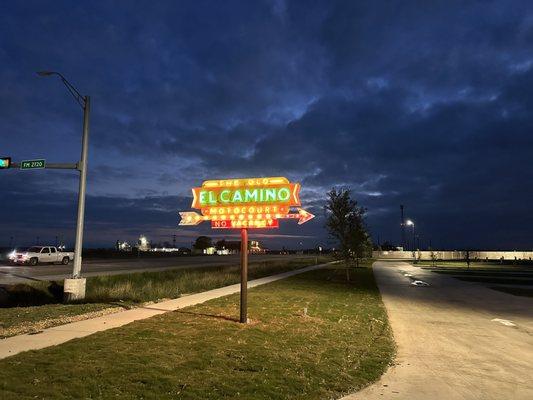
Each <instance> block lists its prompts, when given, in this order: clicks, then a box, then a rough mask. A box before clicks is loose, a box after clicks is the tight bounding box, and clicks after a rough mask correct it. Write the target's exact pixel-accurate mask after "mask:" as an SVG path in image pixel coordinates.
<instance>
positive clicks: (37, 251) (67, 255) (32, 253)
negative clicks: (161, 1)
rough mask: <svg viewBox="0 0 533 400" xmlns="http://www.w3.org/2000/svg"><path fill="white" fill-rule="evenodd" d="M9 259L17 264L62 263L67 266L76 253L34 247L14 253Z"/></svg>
mask: <svg viewBox="0 0 533 400" xmlns="http://www.w3.org/2000/svg"><path fill="white" fill-rule="evenodd" d="M9 259H10V260H11V262H13V263H15V264H25V263H28V264H30V265H37V264H38V263H61V264H63V265H67V264H68V263H69V262H70V261H72V260H74V253H73V252H70V251H61V250H60V249H58V248H57V247H54V246H33V247H29V248H27V249H21V250H15V251H13V252H12V253H11V254H9Z"/></svg>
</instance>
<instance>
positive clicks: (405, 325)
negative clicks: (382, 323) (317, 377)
mask: <svg viewBox="0 0 533 400" xmlns="http://www.w3.org/2000/svg"><path fill="white" fill-rule="evenodd" d="M374 271H375V275H376V280H377V282H378V285H379V288H380V291H381V294H382V297H383V301H384V303H385V306H386V308H387V312H388V315H389V319H390V323H391V326H392V329H393V333H394V337H395V340H396V343H397V346H398V348H397V357H396V361H395V364H394V366H392V367H391V368H390V369H389V370H388V371H387V372H386V373H385V374H384V375H383V377H382V378H381V379H380V380H379V381H378V382H376V383H375V384H373V385H371V386H369V387H368V388H366V389H363V390H362V391H360V392H358V393H355V394H353V395H350V396H347V397H345V398H344V399H345V400H348V399H349V400H356V399H365V400H368V399H412V400H416V399H443V400H444V399H446V400H448V399H495V400H496V399H517V400H522V399H523V400H526V399H527V400H530V399H533V380H532V379H531V377H532V376H533V363H532V360H533V311H532V310H533V299H531V298H528V297H519V296H513V295H510V294H507V293H502V292H499V291H495V290H492V289H490V288H488V287H485V286H484V285H483V284H479V283H475V282H465V281H462V280H458V279H455V278H453V277H451V276H448V275H447V274H437V273H433V272H431V271H429V270H425V269H421V268H419V267H414V266H412V265H409V264H407V263H403V262H377V263H375V265H374ZM417 282H418V283H417Z"/></svg>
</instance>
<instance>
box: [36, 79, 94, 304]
mask: <svg viewBox="0 0 533 400" xmlns="http://www.w3.org/2000/svg"><path fill="white" fill-rule="evenodd" d="M37 75H39V76H52V75H56V76H58V77H59V78H60V79H61V81H62V82H63V84H64V85H65V86H66V88H67V89H68V91H69V92H70V94H71V95H72V96H73V97H74V100H76V102H77V103H78V104H79V105H80V106H81V108H82V109H83V134H82V140H81V159H80V161H79V162H78V163H77V164H76V169H77V170H78V171H79V172H80V183H79V191H78V219H77V222H76V243H75V247H74V266H73V267H72V278H70V279H69V278H67V279H65V284H64V287H63V292H64V300H65V301H66V302H70V301H74V300H81V299H84V298H85V282H86V280H85V278H82V277H81V260H82V256H81V253H82V251H83V225H84V220H85V191H86V187H87V152H88V150H89V114H90V111H91V98H90V97H89V96H82V95H81V94H80V92H78V90H77V89H76V88H75V87H74V86H73V85H72V84H71V83H70V82H69V81H68V80H67V79H66V78H65V77H64V76H63V75H62V74H61V73H59V72H55V71H39V72H37Z"/></svg>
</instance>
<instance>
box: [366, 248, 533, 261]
mask: <svg viewBox="0 0 533 400" xmlns="http://www.w3.org/2000/svg"><path fill="white" fill-rule="evenodd" d="M466 253H467V252H466V251H449V250H442V251H439V250H433V251H399V250H395V251H373V252H372V257H373V258H377V259H382V260H383V259H385V260H387V259H388V260H415V259H416V260H433V259H435V260H464V259H466ZM469 257H470V260H472V261H476V260H478V261H489V260H532V259H533V251H470V252H469Z"/></svg>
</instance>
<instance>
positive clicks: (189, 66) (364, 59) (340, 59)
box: [0, 0, 533, 249]
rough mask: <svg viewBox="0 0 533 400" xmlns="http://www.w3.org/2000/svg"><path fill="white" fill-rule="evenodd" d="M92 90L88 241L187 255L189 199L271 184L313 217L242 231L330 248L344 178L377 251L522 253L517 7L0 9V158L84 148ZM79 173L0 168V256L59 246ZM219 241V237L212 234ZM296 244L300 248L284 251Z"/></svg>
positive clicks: (531, 138)
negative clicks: (164, 247)
mask: <svg viewBox="0 0 533 400" xmlns="http://www.w3.org/2000/svg"><path fill="white" fill-rule="evenodd" d="M39 70H54V71H59V72H61V73H63V74H64V75H65V76H66V77H67V79H69V80H70V81H71V82H72V83H73V84H74V85H75V86H76V87H77V88H78V90H79V91H80V92H82V93H83V94H87V95H90V96H91V100H92V113H91V133H90V135H91V136H90V149H89V175H88V177H89V178H88V189H87V190H88V192H87V195H88V197H87V211H86V231H85V243H86V245H87V246H106V247H111V246H113V244H114V242H115V241H116V240H117V239H121V240H129V241H135V240H136V239H137V237H138V236H139V234H141V233H143V234H145V235H147V236H148V237H149V238H150V239H152V240H153V241H156V242H157V241H172V235H173V234H176V235H177V241H178V243H179V244H182V245H189V246H190V244H191V242H192V241H193V240H194V238H195V237H196V236H198V235H199V234H210V235H211V236H213V237H218V236H220V237H226V238H229V237H230V235H228V233H229V232H227V231H226V232H224V231H211V230H210V229H209V226H208V225H207V224H204V225H205V226H204V227H201V228H198V227H178V226H177V223H178V220H179V217H178V211H185V210H189V209H190V205H191V200H192V195H191V188H192V187H194V186H199V185H200V184H201V182H202V181H203V180H206V179H214V178H234V177H259V176H286V177H288V178H289V179H290V180H291V181H296V182H301V184H302V187H303V189H302V193H301V198H302V203H303V206H304V207H305V208H306V209H308V210H309V211H311V212H313V213H314V214H316V215H317V218H315V219H314V220H312V221H310V222H308V223H307V224H305V225H302V226H297V225H296V223H295V222H294V221H289V222H284V223H282V224H281V229H279V230H278V231H258V232H251V238H252V239H253V238H259V239H260V240H262V241H263V242H264V243H265V245H266V246H268V247H271V248H279V247H281V246H283V245H285V246H287V247H293V248H298V247H300V246H303V247H314V246H316V245H318V244H322V245H324V246H329V245H330V243H331V242H330V241H329V240H328V238H327V233H326V232H325V230H324V228H323V222H324V214H323V204H324V200H325V196H326V192H327V191H328V190H329V189H331V188H332V187H333V186H343V187H348V188H350V189H351V190H352V193H353V195H354V197H355V198H356V199H357V201H358V202H359V204H360V205H362V206H364V207H366V208H367V209H368V214H367V223H368V226H369V228H370V230H371V232H372V234H373V240H374V242H377V241H378V235H379V239H380V240H381V242H383V241H385V240H388V241H391V242H394V243H398V242H399V240H400V228H399V222H400V216H399V205H400V204H404V205H405V208H406V216H407V217H409V218H411V219H413V220H414V221H415V223H416V225H417V231H418V232H419V233H420V234H421V244H422V246H424V247H425V246H426V245H427V243H428V242H429V240H430V239H431V241H432V244H433V246H434V247H437V248H441V249H444V248H446V249H460V248H461V249H464V248H472V249H474V248H478V249H497V248H502V249H531V248H533V214H532V213H531V205H532V204H533V187H532V185H531V183H532V182H533V168H532V157H533V113H532V110H533V4H532V3H531V1H512V0H507V1H453V0H446V1H407V0H403V1H382V2H380V1H302V2H297V1H283V0H276V1H190V2H186V1H92V2H74V1H63V2H62V1H3V2H2V4H1V5H0V80H1V85H0V156H11V157H12V158H13V160H14V161H20V160H25V159H32V158H44V159H46V160H47V161H48V162H76V161H77V160H78V159H79V157H80V141H81V126H82V110H81V108H80V107H79V106H78V105H77V104H76V102H75V101H74V100H73V98H72V97H71V96H70V95H69V93H68V92H67V90H66V88H65V87H64V86H63V85H62V83H61V81H60V80H59V79H58V78H57V77H46V78H45V77H39V76H37V75H36V74H35V72H36V71H39ZM77 186H78V174H77V173H76V172H74V171H53V170H41V171H18V170H7V171H5V170H3V171H0V187H1V196H0V202H1V207H0V246H7V245H8V244H9V242H10V237H11V236H13V237H14V239H13V240H14V243H15V244H19V245H23V244H24V245H29V244H35V241H36V240H37V236H38V237H39V239H40V242H42V244H53V242H54V240H55V239H54V237H55V236H56V235H60V236H62V237H64V238H65V239H66V241H67V243H68V244H70V245H72V244H73V238H74V228H75V219H76V201H77ZM217 235H218V236H217ZM300 243H301V244H300Z"/></svg>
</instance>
